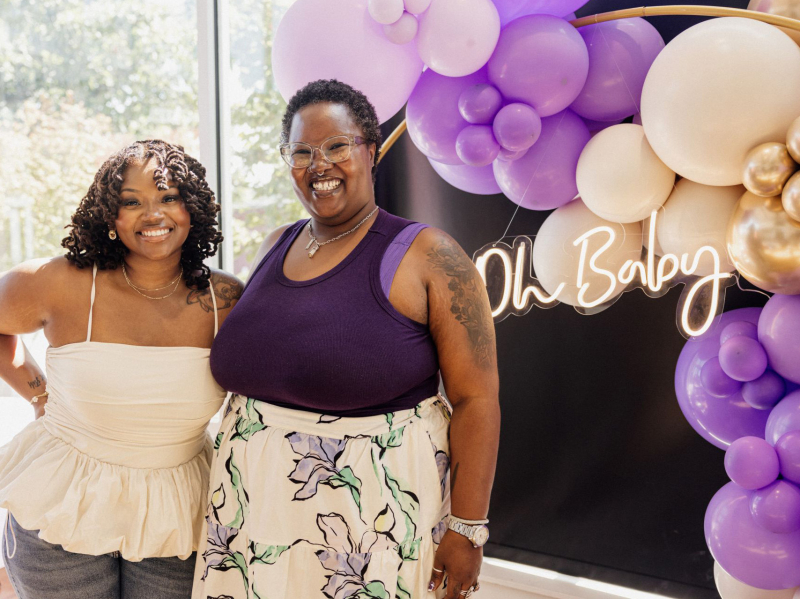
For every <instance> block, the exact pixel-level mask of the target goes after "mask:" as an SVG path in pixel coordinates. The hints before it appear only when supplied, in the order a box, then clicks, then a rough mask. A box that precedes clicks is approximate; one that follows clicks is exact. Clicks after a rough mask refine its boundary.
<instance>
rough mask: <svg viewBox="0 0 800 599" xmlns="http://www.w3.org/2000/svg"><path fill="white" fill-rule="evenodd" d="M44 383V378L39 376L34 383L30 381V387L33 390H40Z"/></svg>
mask: <svg viewBox="0 0 800 599" xmlns="http://www.w3.org/2000/svg"><path fill="white" fill-rule="evenodd" d="M42 383H44V381H43V380H42V377H40V376H37V377H36V378H35V379H33V380H32V381H28V387H30V388H31V389H38V388H39V387H41V386H42Z"/></svg>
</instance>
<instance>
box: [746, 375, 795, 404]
mask: <svg viewBox="0 0 800 599" xmlns="http://www.w3.org/2000/svg"><path fill="white" fill-rule="evenodd" d="M785 394H786V382H785V381H784V380H783V377H781V376H778V375H777V374H775V373H774V372H772V371H771V370H767V371H766V372H765V373H764V374H762V375H761V376H760V377H758V378H757V379H756V380H754V381H748V382H746V383H745V384H744V385H742V397H743V398H744V400H745V401H746V402H747V404H748V405H751V406H753V407H754V408H755V409H757V410H769V409H770V408H772V407H773V406H775V404H776V403H778V402H779V401H780V400H781V398H782V397H783V396H784V395H785Z"/></svg>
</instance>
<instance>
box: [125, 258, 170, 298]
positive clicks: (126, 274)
mask: <svg viewBox="0 0 800 599" xmlns="http://www.w3.org/2000/svg"><path fill="white" fill-rule="evenodd" d="M122 276H124V277H125V281H126V282H127V283H128V286H129V287H130V288H131V289H133V290H134V291H135V292H136V293H138V294H139V295H141V296H142V297H146V298H147V299H151V300H162V299H167V298H168V297H169V296H171V295H172V294H173V293H175V292H176V291H177V290H178V287H180V285H181V277H182V276H183V267H182V266H181V272H180V273H178V276H177V277H175V278H174V279H172V281H170V282H169V283H167V284H166V285H164V286H163V287H156V288H154V289H145V288H144V287H137V286H136V285H134V284H133V282H131V280H130V279H129V278H128V273H127V271H126V270H125V262H123V263H122ZM172 285H175V289H173V290H172V291H170V292H169V293H168V294H167V295H162V296H160V297H152V296H150V295H145V294H144V293H142V291H158V290H159V289H166V288H167V287H171V286H172Z"/></svg>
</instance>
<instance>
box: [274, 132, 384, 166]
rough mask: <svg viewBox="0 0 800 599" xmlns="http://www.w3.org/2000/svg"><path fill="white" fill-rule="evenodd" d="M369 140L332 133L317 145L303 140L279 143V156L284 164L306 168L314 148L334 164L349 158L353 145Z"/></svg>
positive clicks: (311, 159)
mask: <svg viewBox="0 0 800 599" xmlns="http://www.w3.org/2000/svg"><path fill="white" fill-rule="evenodd" d="M369 141H370V140H368V139H364V138H363V137H358V136H356V135H334V136H333V137H329V138H328V139H326V140H325V141H323V142H322V143H321V144H319V145H318V146H312V145H311V144H307V143H305V142H303V141H296V142H293V143H286V144H281V145H280V149H281V156H282V157H283V159H284V160H285V161H286V164H288V165H289V166H291V167H292V168H308V167H309V166H311V163H312V162H313V161H314V150H315V149H317V150H319V151H320V152H321V153H322V157H323V158H324V159H325V160H327V161H328V162H330V163H332V164H335V163H337V162H344V161H345V160H347V159H348V158H350V154H351V153H352V151H353V146H358V145H361V144H366V143H369Z"/></svg>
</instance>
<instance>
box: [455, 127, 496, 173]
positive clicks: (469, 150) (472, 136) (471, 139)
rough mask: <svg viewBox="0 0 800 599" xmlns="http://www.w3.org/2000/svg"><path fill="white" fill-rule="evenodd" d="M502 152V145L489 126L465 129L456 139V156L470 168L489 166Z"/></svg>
mask: <svg viewBox="0 0 800 599" xmlns="http://www.w3.org/2000/svg"><path fill="white" fill-rule="evenodd" d="M499 152H500V144H498V143H497V140H495V138H494V134H493V133H492V128H491V127H489V126H488V125H470V126H469V127H464V129H462V130H461V133H459V134H458V137H457V138H456V154H458V157H459V158H461V160H463V161H464V164H467V165H469V166H487V165H489V164H491V163H492V162H494V159H495V158H497V154H498V153H499Z"/></svg>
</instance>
